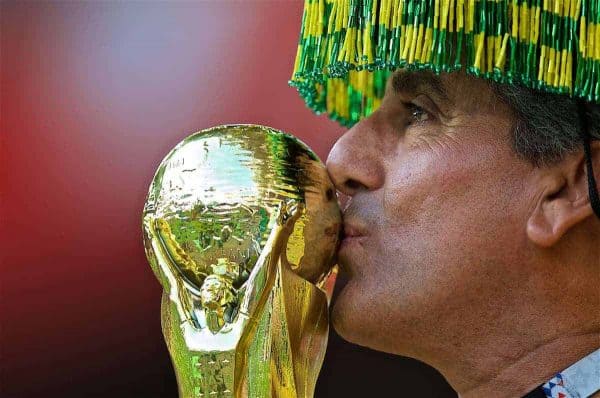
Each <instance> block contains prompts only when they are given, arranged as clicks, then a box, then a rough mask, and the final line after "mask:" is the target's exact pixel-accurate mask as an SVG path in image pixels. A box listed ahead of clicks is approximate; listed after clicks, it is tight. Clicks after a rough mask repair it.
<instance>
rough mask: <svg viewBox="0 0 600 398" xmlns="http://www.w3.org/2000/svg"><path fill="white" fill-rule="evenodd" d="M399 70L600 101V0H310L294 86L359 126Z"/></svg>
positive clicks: (315, 105)
mask: <svg viewBox="0 0 600 398" xmlns="http://www.w3.org/2000/svg"><path fill="white" fill-rule="evenodd" d="M398 68H409V69H411V68H412V69H427V70H431V71H433V72H437V73H439V72H451V71H455V70H459V69H463V70H464V71H466V73H468V74H471V75H474V76H479V77H482V78H486V79H490V80H493V81H496V82H498V83H513V84H520V85H524V86H526V87H531V88H535V89H538V90H542V91H546V92H552V93H561V94H565V95H570V96H572V97H577V98H581V99H583V100H585V101H588V102H595V103H599V102H600V0H306V1H305V4H304V15H303V17H302V30H301V34H300V42H299V45H298V52H297V55H296V62H295V65H294V72H293V75H292V78H291V80H290V84H291V85H292V86H294V87H296V88H297V89H298V92H299V93H300V95H301V96H302V98H303V99H304V101H305V102H306V104H307V105H308V106H309V107H310V108H311V109H313V110H314V111H315V112H317V113H322V112H326V113H327V114H328V115H329V116H330V117H331V118H332V119H334V120H337V121H339V122H340V123H341V124H343V125H346V126H351V125H352V124H354V123H356V122H357V121H358V120H360V119H361V118H363V117H366V116H368V115H369V114H370V113H371V112H372V111H374V110H375V109H376V108H377V107H378V106H379V104H380V102H381V99H382V97H383V94H384V89H385V83H386V80H387V78H388V76H389V74H390V73H391V72H392V71H394V70H395V69H398Z"/></svg>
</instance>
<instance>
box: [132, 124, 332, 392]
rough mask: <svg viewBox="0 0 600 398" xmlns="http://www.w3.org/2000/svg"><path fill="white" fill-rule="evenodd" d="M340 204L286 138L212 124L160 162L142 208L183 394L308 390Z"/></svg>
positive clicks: (315, 368)
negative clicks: (161, 290) (161, 289)
mask: <svg viewBox="0 0 600 398" xmlns="http://www.w3.org/2000/svg"><path fill="white" fill-rule="evenodd" d="M340 225H341V214H340V210H339V207H338V204H337V201H336V197H335V190H334V187H333V185H332V183H331V181H330V180H329V178H328V175H327V172H326V170H325V167H324V165H323V164H322V163H321V162H320V161H319V159H318V158H317V156H316V155H315V154H314V153H313V152H312V151H311V150H310V149H309V148H308V147H307V146H306V145H304V144H303V143H301V142H300V141H299V140H297V139H296V138H294V137H292V136H290V135H287V134H284V133H282V132H280V131H276V130H273V129H270V128H268V127H263V126H255V125H231V126H219V127H215V128H212V129H208V130H204V131H201V132H198V133H196V134H193V135H191V136H190V137H188V138H186V139H185V140H183V141H182V142H181V143H179V144H178V145H177V146H176V147H175V148H174V149H173V150H172V151H171V152H170V153H169V154H168V155H167V156H166V157H165V159H164V160H163V161H162V163H161V164H160V166H159V168H158V170H157V172H156V174H155V176H154V179H153V181H152V184H151V186H150V190H149V193H148V199H147V201H146V205H145V207H144V213H143V232H144V246H145V248H146V255H147V257H148V260H149V262H150V265H151V267H152V270H153V271H154V273H155V275H156V277H157V278H158V280H159V281H160V283H161V284H162V286H163V298H162V308H161V321H162V329H163V334H164V337H165V341H166V343H167V347H168V349H169V353H170V355H171V360H172V362H173V366H174V369H175V373H176V376H177V384H178V388H179V395H180V396H181V397H186V398H187V397H252V398H255V397H312V395H313V392H314V388H315V383H316V379H317V376H318V373H319V370H320V368H321V365H322V363H323V357H324V354H325V348H326V345H327V333H328V300H329V297H330V294H331V289H332V287H333V281H334V278H335V269H336V268H335V267H334V261H335V250H336V247H337V244H338V240H339V230H340Z"/></svg>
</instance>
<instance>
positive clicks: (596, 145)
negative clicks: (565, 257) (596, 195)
mask: <svg viewBox="0 0 600 398" xmlns="http://www.w3.org/2000/svg"><path fill="white" fill-rule="evenodd" d="M591 150H592V151H591V152H592V159H593V165H594V173H595V174H596V175H598V174H599V173H598V171H599V169H600V141H592V142H591ZM596 179H598V177H597V178H596ZM541 181H542V183H543V184H544V185H545V186H546V188H545V190H544V191H543V192H542V194H541V195H540V196H539V198H538V201H537V203H536V205H535V208H534V209H533V211H532V213H531V214H530V217H529V220H528V221H527V236H528V237H529V239H530V240H531V241H532V242H534V243H535V244H537V245H539V246H542V247H550V246H553V245H554V244H556V243H557V242H558V241H559V240H560V238H561V237H562V236H563V235H564V234H565V233H567V231H569V229H571V228H572V227H573V226H575V225H577V224H578V223H580V222H582V221H583V220H585V219H587V218H588V217H593V216H594V214H593V211H592V206H591V204H590V197H589V191H588V176H587V170H586V166H585V157H584V154H583V151H580V152H578V153H576V154H572V155H569V156H568V157H567V158H566V159H564V160H563V161H561V162H560V164H559V165H557V166H555V167H552V168H551V170H550V171H549V173H548V174H547V175H545V176H543V177H542V180H541Z"/></svg>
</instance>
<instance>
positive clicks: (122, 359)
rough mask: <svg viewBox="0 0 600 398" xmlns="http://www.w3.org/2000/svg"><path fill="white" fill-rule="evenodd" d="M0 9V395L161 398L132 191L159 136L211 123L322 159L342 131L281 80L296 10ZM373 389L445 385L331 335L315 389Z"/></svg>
mask: <svg viewBox="0 0 600 398" xmlns="http://www.w3.org/2000/svg"><path fill="white" fill-rule="evenodd" d="M0 7H1V42H0V44H1V47H0V49H1V57H2V60H1V114H0V116H1V136H0V140H1V141H0V181H1V185H0V187H1V192H0V206H1V207H0V211H1V214H0V217H1V218H0V234H1V235H0V238H1V239H0V242H1V248H0V256H1V257H0V261H1V262H0V265H1V279H0V316H1V319H0V321H1V324H0V356H1V364H0V367H1V369H0V392H2V396H6V397H34V396H40V397H41V396H44V397H54V396H61V397H68V396H80V397H82V396H85V397H90V396H106V397H121V396H123V397H137V396H143V397H154V396H157V397H158V396H160V397H174V396H176V384H175V379H174V375H173V373H172V368H171V364H170V360H169V358H168V353H167V351H166V347H165V345H164V343H163V340H162V335H161V330H160V313H159V308H160V293H161V290H160V289H161V288H160V286H159V284H158V283H157V281H156V280H155V279H154V276H153V274H152V272H151V271H150V268H149V266H148V265H147V263H146V259H145V256H144V252H143V248H142V240H141V230H140V214H141V210H142V207H143V204H144V200H145V196H146V192H147V188H148V184H149V182H150V180H151V178H152V176H153V174H154V171H155V169H156V167H157V165H158V163H159V162H160V160H161V159H162V158H163V156H164V155H165V154H166V153H167V152H168V150H169V149H170V148H171V147H173V146H174V145H175V144H176V143H177V142H179V141H180V140H181V139H182V138H184V137H185V136H187V135H189V134H190V133H192V132H195V131H197V130H201V129H203V128H207V127H210V126H214V125H218V124H224V123H238V122H241V123H258V124H265V125H269V126H272V127H275V128H277V129H281V130H284V131H287V132H291V133H293V134H295V135H297V136H298V137H300V138H301V139H302V140H303V141H305V142H306V143H307V144H308V145H309V146H311V147H312V148H313V149H314V150H315V151H316V152H317V153H318V154H319V156H321V158H322V159H325V158H326V155H327V153H328V151H329V149H330V148H331V146H332V144H333V142H334V141H335V140H336V139H337V137H339V136H340V135H341V134H342V132H343V130H342V129H341V128H340V127H339V126H337V125H336V124H335V123H333V122H331V121H329V120H328V119H327V118H326V117H323V116H321V117H317V116H315V115H313V114H312V113H311V112H310V111H309V110H308V109H307V108H306V107H305V106H304V104H303V102H302V101H301V99H300V98H299V97H298V95H297V94H296V92H295V90H294V89H292V88H290V87H288V86H287V80H288V79H289V77H290V73H291V70H292V65H293V61H294V56H295V52H296V43H297V38H298V32H299V22H300V20H301V15H302V3H301V2H300V1H239V2H231V1H212V2H178V3H175V2H168V3H167V2H130V3H125V2H100V1H97V2H7V1H3V2H2V3H1V5H0ZM385 391H397V392H400V391H406V392H407V393H408V392H410V391H415V394H417V395H416V396H439V397H442V396H452V392H451V390H450V389H449V387H448V386H447V385H446V384H445V382H444V381H443V379H441V377H440V376H439V375H438V374H437V373H436V372H435V371H433V370H432V369H430V368H427V367H425V366H424V365H422V364H419V363H417V362H416V361H410V360H406V359H401V358H398V357H392V356H388V355H384V354H380V353H375V352H372V351H369V350H366V349H361V348H358V347H355V346H352V345H349V344H347V343H344V342H342V341H341V340H340V339H339V338H338V337H337V336H335V335H333V336H332V340H331V346H330V349H329V351H328V355H327V359H326V364H325V367H324V369H323V373H322V377H321V380H320V382H319V387H318V390H317V397H319V396H376V395H378V394H379V393H381V394H383V393H384V392H385ZM417 392H418V393H417ZM364 394H367V395H364ZM373 394H374V395H373ZM401 395H402V394H401Z"/></svg>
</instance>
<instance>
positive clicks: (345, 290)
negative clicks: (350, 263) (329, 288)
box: [331, 280, 365, 345]
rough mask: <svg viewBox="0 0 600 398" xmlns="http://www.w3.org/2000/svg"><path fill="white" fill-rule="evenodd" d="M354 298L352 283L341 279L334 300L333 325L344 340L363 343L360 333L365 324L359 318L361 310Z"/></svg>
mask: <svg viewBox="0 0 600 398" xmlns="http://www.w3.org/2000/svg"><path fill="white" fill-rule="evenodd" d="M352 298H353V297H352V286H351V283H349V282H348V281H347V280H341V281H339V284H336V291H335V293H334V296H333V300H332V303H333V306H332V309H331V325H332V326H333V329H334V330H335V331H336V333H337V334H338V335H340V336H341V337H342V338H343V339H344V340H346V341H348V342H350V343H355V344H361V343H360V337H359V334H360V331H361V330H362V329H363V328H364V326H365V325H363V324H362V323H363V322H361V320H360V319H358V317H359V316H360V314H361V311H357V309H356V308H355V304H354V303H353V300H352ZM361 345H362V344H361Z"/></svg>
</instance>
